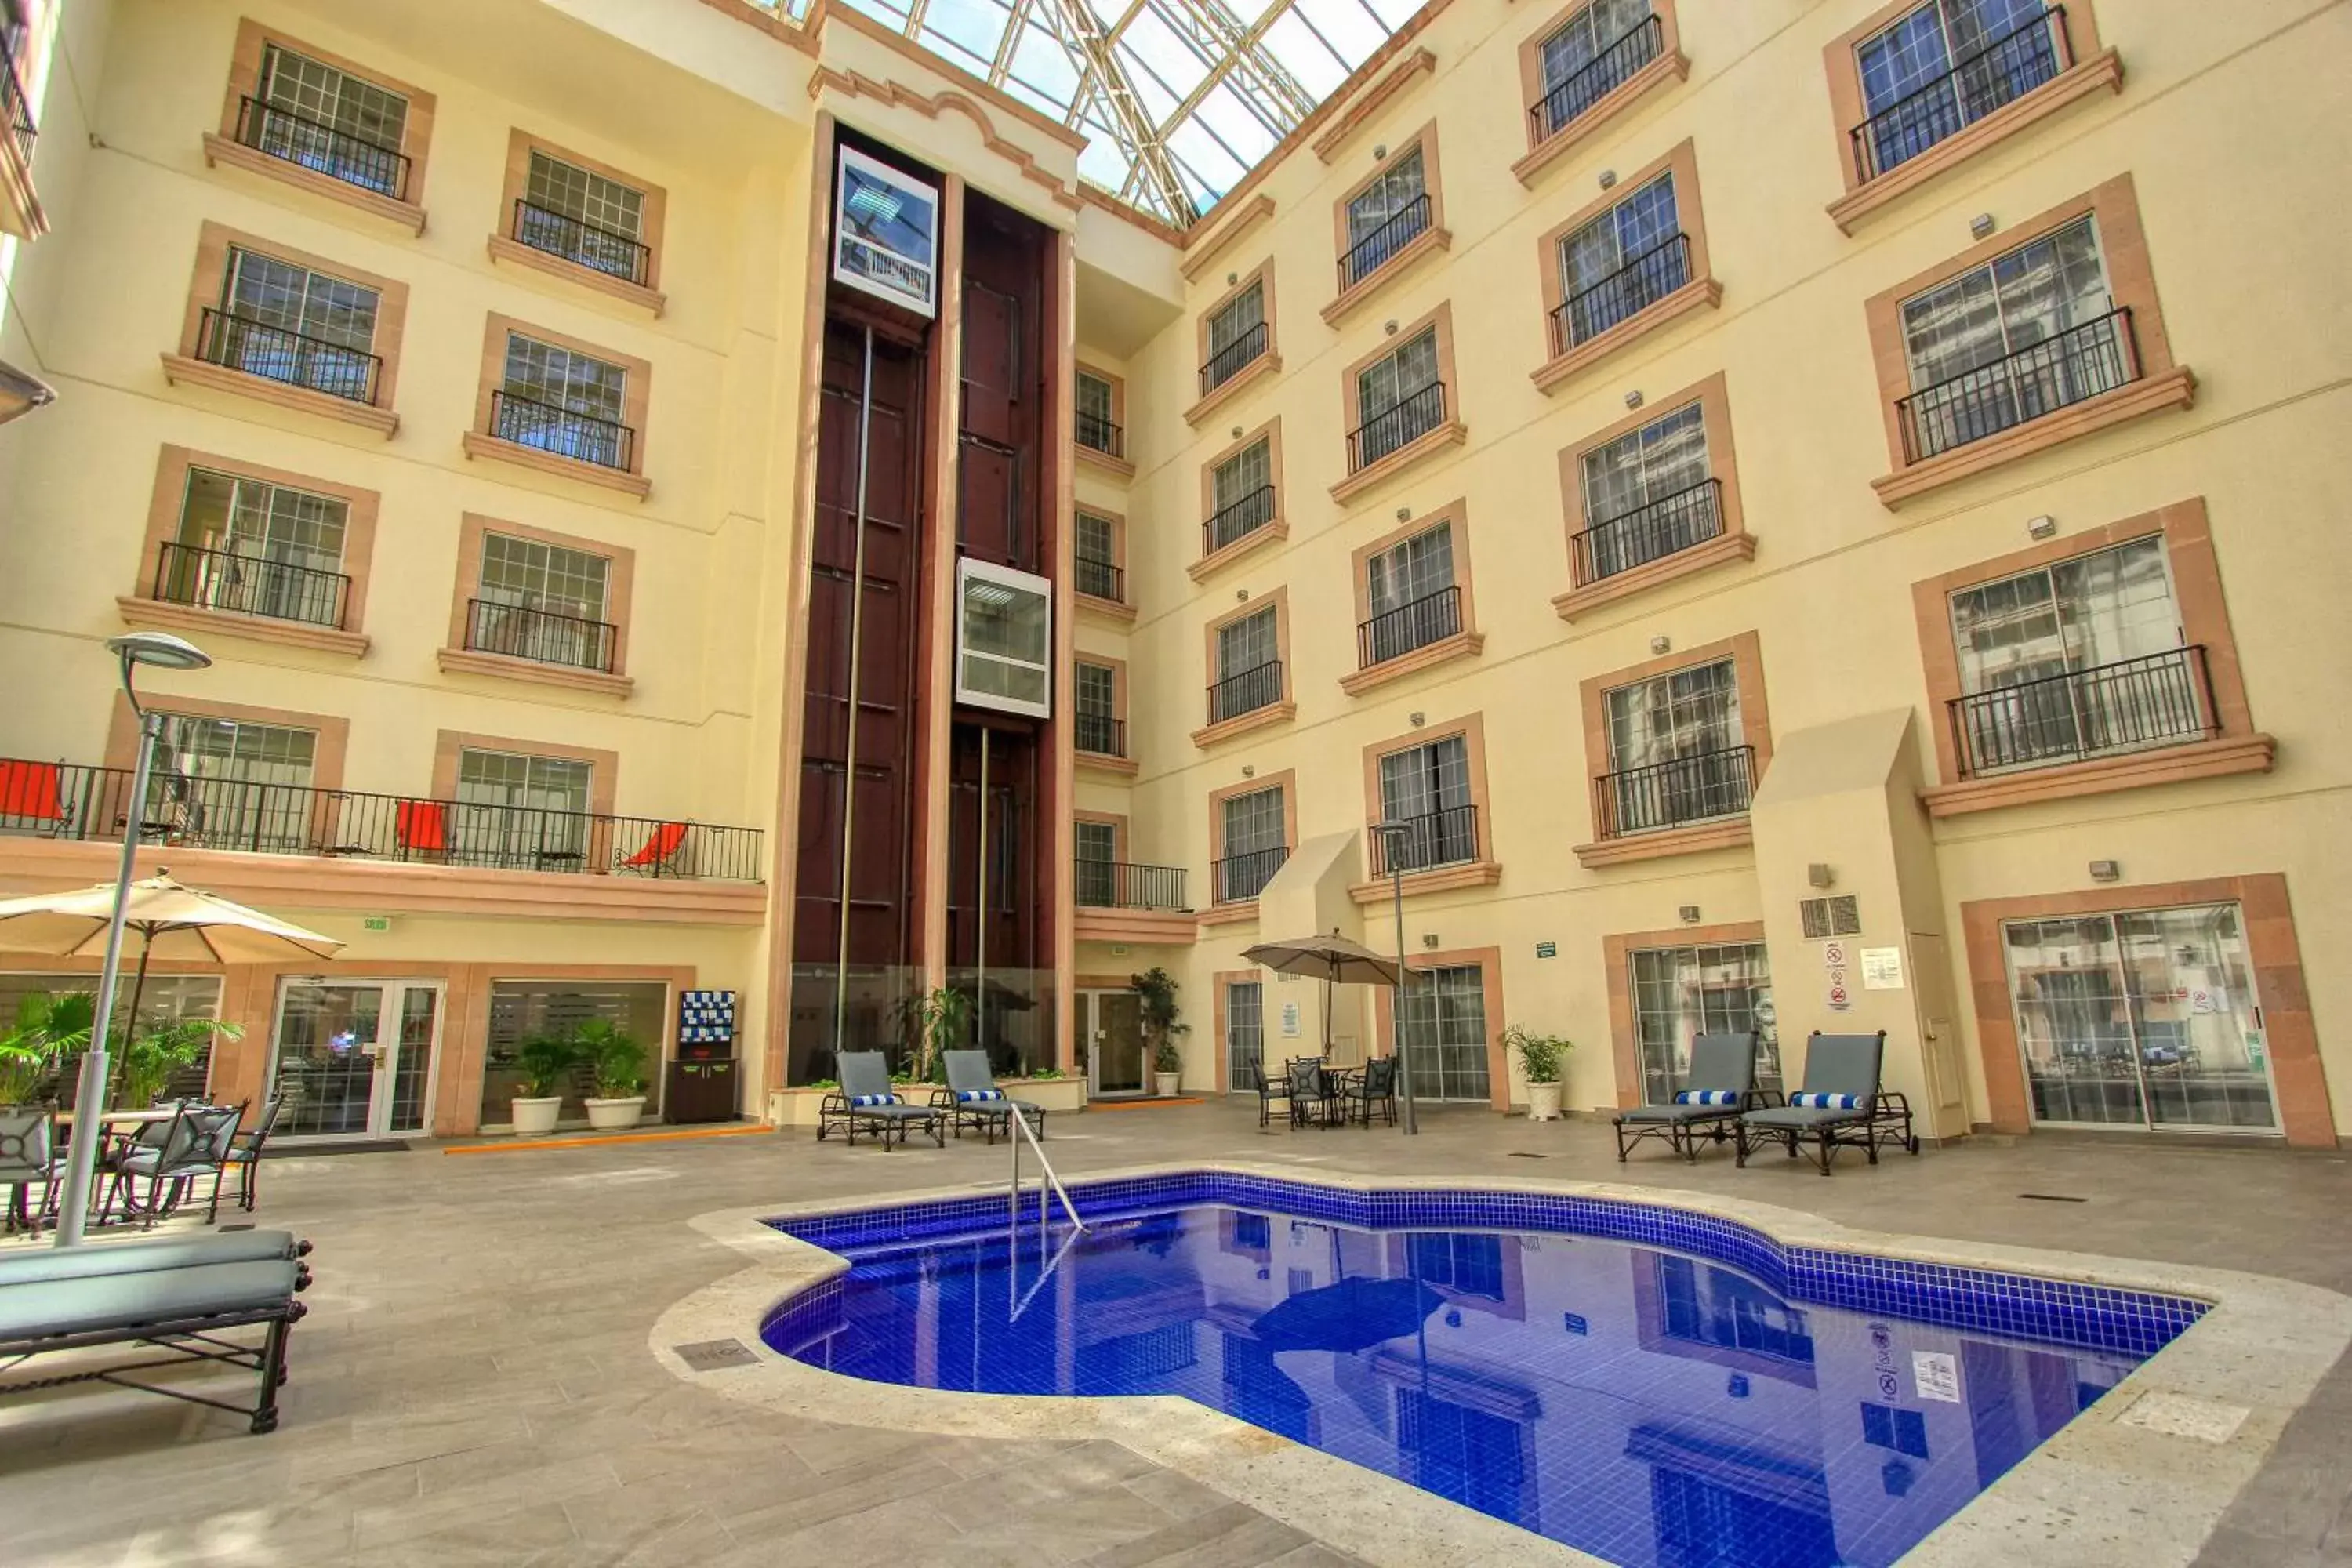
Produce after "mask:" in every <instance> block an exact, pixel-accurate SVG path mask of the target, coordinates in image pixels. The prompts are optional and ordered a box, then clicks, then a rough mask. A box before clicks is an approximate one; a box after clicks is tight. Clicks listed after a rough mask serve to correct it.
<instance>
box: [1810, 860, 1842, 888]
mask: <svg viewBox="0 0 2352 1568" xmlns="http://www.w3.org/2000/svg"><path fill="white" fill-rule="evenodd" d="M1805 880H1806V881H1807V882H1809V883H1811V885H1812V886H1814V887H1816V888H1834V887H1836V886H1837V872H1836V871H1835V870H1833V869H1832V868H1831V867H1830V866H1829V864H1828V863H1827V862H1825V861H1821V860H1816V861H1814V862H1813V863H1812V864H1811V865H1810V866H1808V867H1806V868H1805Z"/></svg>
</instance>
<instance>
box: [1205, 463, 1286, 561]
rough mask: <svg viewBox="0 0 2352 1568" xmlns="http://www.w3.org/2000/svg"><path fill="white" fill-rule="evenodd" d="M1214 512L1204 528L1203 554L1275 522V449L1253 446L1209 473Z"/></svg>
mask: <svg viewBox="0 0 2352 1568" xmlns="http://www.w3.org/2000/svg"><path fill="white" fill-rule="evenodd" d="M1209 499H1210V501H1211V502H1212V503H1213V506H1214V507H1215V509H1216V510H1213V511H1212V512H1211V513H1210V514H1209V519H1208V521H1206V522H1204V523H1202V525H1201V553H1202V554H1203V555H1213V554H1215V553H1216V552H1218V551H1220V550H1223V548H1224V547H1225V546H1226V545H1228V544H1231V543H1233V542H1234V541H1236V540H1239V539H1244V538H1247V537H1248V536H1249V535H1251V534H1253V533H1255V532H1256V531H1258V530H1259V529H1261V528H1264V527H1265V526H1266V524H1268V523H1270V522H1272V521H1274V500H1275V496H1274V455H1273V446H1272V444H1271V443H1270V442H1268V441H1265V440H1258V441H1253V442H1251V443H1250V444H1249V445H1248V446H1247V447H1244V448H1243V449H1242V450H1241V451H1239V452H1237V453H1235V454H1234V456H1232V457H1231V458H1226V459H1225V460H1224V461H1223V462H1222V463H1219V464H1218V465H1217V466H1216V467H1215V468H1213V469H1211V470H1210V473H1209Z"/></svg>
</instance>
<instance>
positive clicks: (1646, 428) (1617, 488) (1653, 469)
mask: <svg viewBox="0 0 2352 1568" xmlns="http://www.w3.org/2000/svg"><path fill="white" fill-rule="evenodd" d="M1578 468H1579V469H1580V479H1581V481H1582V483H1583V487H1584V515H1585V517H1586V518H1587V519H1588V520H1589V521H1590V526H1589V527H1587V528H1586V529H1585V530H1584V531H1582V532H1581V533H1579V534H1578V535H1577V536H1576V539H1575V551H1576V574H1577V582H1578V584H1585V583H1596V582H1599V581H1600V580H1601V578H1603V577H1612V576H1614V575H1616V574H1618V573H1620V572H1625V571H1630V570H1632V569H1633V567H1636V566H1640V565H1643V564H1644V563H1648V562H1652V561H1655V560H1658V559H1660V558H1661V557H1663V556H1667V555H1672V554H1674V553H1675V552H1677V551H1682V550H1688V549H1690V548H1691V547H1692V546H1694V545H1697V544H1703V543H1705V542H1706V541H1708V540H1710V539H1713V538H1715V537H1716V536H1717V534H1719V533H1721V532H1722V531H1723V510H1722V503H1721V495H1722V489H1723V487H1722V486H1721V484H1719V483H1718V482H1717V480H1716V479H1714V478H1713V477H1712V475H1713V469H1712V468H1711V467H1710V466H1709V462H1708V454H1707V449H1706V413H1705V410H1704V409H1703V408H1702V407H1701V406H1700V405H1698V404H1696V403H1693V404H1690V405H1687V406H1685V407H1682V408H1678V409H1676V410H1675V411H1674V412H1673V413H1671V414H1668V415H1665V416H1663V417H1661V418H1658V419H1654V420H1652V421H1650V422H1649V423H1648V424H1646V425H1643V426H1641V427H1640V428H1639V429H1636V430H1630V431H1628V432H1626V433H1625V434H1624V435H1622V436H1620V437H1617V438H1616V439H1615V440H1613V441H1610V442H1606V443H1604V444H1603V445H1601V446H1599V447H1593V448H1592V449H1591V450H1590V451H1588V452H1585V453H1584V454H1583V455H1582V457H1581V458H1580V459H1579V462H1578Z"/></svg>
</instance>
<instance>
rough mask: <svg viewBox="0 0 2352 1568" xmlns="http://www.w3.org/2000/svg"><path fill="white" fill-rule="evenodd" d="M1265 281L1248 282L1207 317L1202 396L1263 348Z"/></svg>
mask: <svg viewBox="0 0 2352 1568" xmlns="http://www.w3.org/2000/svg"><path fill="white" fill-rule="evenodd" d="M1267 342H1268V333H1267V331H1266V321H1265V279H1262V278H1261V279H1258V280H1256V281H1255V282H1253V283H1250V284H1249V285H1247V286H1246V287H1244V289H1242V291H1241V292H1240V293H1238V294H1236V295H1234V298H1233V299H1232V300H1230V301H1228V302H1227V303H1225V304H1223V305H1222V306H1220V307H1218V309H1217V310H1216V311H1215V312H1214V313H1213V314H1212V315H1211V316H1210V317H1209V342H1208V348H1209V358H1208V362H1207V363H1205V364H1203V365H1202V366H1201V395H1202V396H1203V397H1206V396H1207V395H1209V394H1210V393H1212V392H1214V391H1216V390H1217V388H1219V387H1220V386H1223V384H1225V383H1227V382H1229V381H1231V380H1232V379H1233V378H1234V376H1236V375H1238V374H1241V372H1242V370H1243V368H1244V366H1246V365H1248V364H1250V363H1252V362H1254V361H1255V360H1256V359H1257V358H1258V356H1259V355H1261V354H1263V353H1265V351H1266V345H1267Z"/></svg>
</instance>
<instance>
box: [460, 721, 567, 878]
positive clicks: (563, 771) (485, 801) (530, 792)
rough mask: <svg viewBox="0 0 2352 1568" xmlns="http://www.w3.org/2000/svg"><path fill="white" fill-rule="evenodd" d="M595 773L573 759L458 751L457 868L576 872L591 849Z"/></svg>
mask: <svg viewBox="0 0 2352 1568" xmlns="http://www.w3.org/2000/svg"><path fill="white" fill-rule="evenodd" d="M592 783H593V769H592V768H591V767H590V765H589V764H588V763H583V762H577V761H574V760H572V758H569V757H541V756H532V755H530V754H527V753H524V752H491V751H477V750H475V749H474V748H472V747H467V748H466V749H465V750H463V751H460V752H458V753H457V810H456V812H454V813H453V814H452V816H453V817H454V820H453V821H452V822H451V823H450V824H449V827H450V837H451V838H452V840H453V842H452V843H451V844H450V846H449V858H450V859H451V860H452V861H453V862H455V863H457V864H461V865H473V866H496V867H517V866H521V867H530V868H549V869H559V870H561V869H566V868H576V867H577V866H579V865H580V863H581V862H582V861H583V859H584V858H585V856H586V852H587V837H588V823H589V817H588V803H589V800H590V788H591V784H592Z"/></svg>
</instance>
